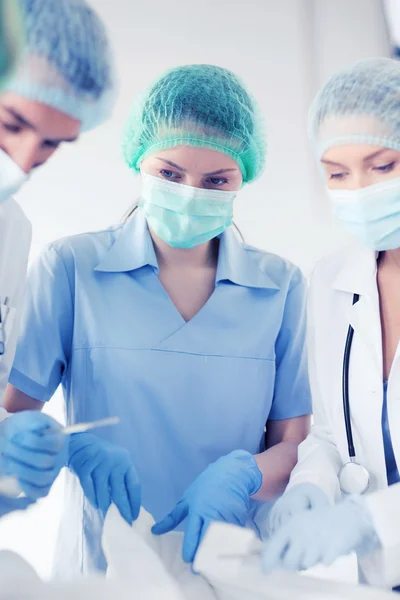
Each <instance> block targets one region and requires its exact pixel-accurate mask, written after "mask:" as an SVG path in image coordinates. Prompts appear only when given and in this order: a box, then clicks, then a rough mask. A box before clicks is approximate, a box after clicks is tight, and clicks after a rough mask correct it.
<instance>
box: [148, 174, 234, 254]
mask: <svg viewBox="0 0 400 600" xmlns="http://www.w3.org/2000/svg"><path fill="white" fill-rule="evenodd" d="M142 181H143V185H142V194H141V199H140V202H139V206H140V207H141V208H142V209H143V210H144V213H145V215H146V219H147V223H148V225H149V227H150V228H151V229H152V230H153V231H154V233H155V234H156V235H157V236H158V237H159V238H161V239H162V240H164V242H166V243H167V244H168V245H169V246H172V247H173V248H194V247H195V246H199V245H200V244H204V243H206V242H208V241H209V240H211V239H213V238H215V237H217V236H218V235H220V234H221V233H222V232H223V231H225V229H226V228H227V227H229V226H230V225H232V221H233V201H234V200H235V198H236V192H225V191H221V190H208V189H203V188H195V187H191V186H189V185H183V184H181V183H175V182H172V181H167V180H165V179H160V178H159V177H153V176H152V175H148V174H147V173H142Z"/></svg>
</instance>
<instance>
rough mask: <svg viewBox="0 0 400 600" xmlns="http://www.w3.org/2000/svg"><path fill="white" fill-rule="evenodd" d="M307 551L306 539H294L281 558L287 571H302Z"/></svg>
mask: <svg viewBox="0 0 400 600" xmlns="http://www.w3.org/2000/svg"><path fill="white" fill-rule="evenodd" d="M305 551H306V547H305V545H304V539H301V538H298V537H296V538H295V539H292V540H291V541H290V542H289V543H288V545H287V547H286V548H285V550H284V553H283V555H282V559H281V565H282V568H283V569H285V570H287V571H300V570H301V568H302V565H303V558H304V554H305Z"/></svg>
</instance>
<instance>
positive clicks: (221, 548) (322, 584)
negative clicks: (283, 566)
mask: <svg viewBox="0 0 400 600" xmlns="http://www.w3.org/2000/svg"><path fill="white" fill-rule="evenodd" d="M152 522H153V521H152V519H151V517H149V515H148V514H146V513H144V512H142V514H141V516H140V518H139V520H138V521H137V522H136V524H135V525H134V526H133V527H132V528H131V527H129V526H128V525H127V524H126V523H125V522H124V521H123V520H122V518H121V517H120V515H119V513H118V510H117V509H116V508H115V507H114V506H113V507H111V509H110V511H109V513H108V515H107V518H106V522H105V529H104V536H103V544H104V551H105V554H106V556H107V559H108V562H109V574H108V575H109V578H108V579H107V580H106V579H105V578H104V576H103V575H100V574H99V575H98V576H94V575H92V576H90V577H79V578H76V579H74V580H73V581H71V582H63V583H60V582H49V583H45V582H43V581H41V580H40V579H39V577H38V576H37V574H36V573H35V571H34V570H33V569H32V567H31V566H30V565H29V564H28V563H26V562H25V561H24V560H23V559H22V558H21V557H20V556H18V555H17V554H15V553H13V552H4V551H3V552H0V600H53V598H57V600H88V599H89V598H90V599H91V598H96V600H155V599H157V600H292V599H293V598H296V600H317V599H318V600H320V599H321V598H324V600H350V599H351V600H385V598H387V599H388V600H389V598H393V599H394V598H397V596H396V595H394V594H393V595H392V594H389V593H382V592H380V591H378V590H373V589H371V588H366V587H363V586H357V587H355V586H345V585H342V584H337V583H332V582H326V581H319V580H318V579H313V578H310V577H302V576H301V575H296V574H293V573H284V574H279V573H277V574H275V575H269V576H263V575H262V574H261V573H260V566H259V557H250V558H249V559H245V560H241V559H234V560H228V561H226V560H225V559H224V556H223V555H224V553H228V554H231V553H232V552H234V553H236V552H238V553H239V554H242V553H247V552H248V551H251V549H252V548H253V547H256V546H257V544H258V543H259V542H258V541H257V540H255V536H254V533H253V532H252V531H250V530H246V529H243V528H239V527H235V526H233V525H227V524H225V523H216V524H213V526H212V527H210V529H209V532H208V533H207V535H206V537H205V539H204V542H203V544H202V546H201V548H200V550H199V552H198V554H197V557H196V562H195V565H194V567H195V569H197V570H198V571H199V572H200V573H201V575H194V574H193V573H192V571H191V568H190V567H189V566H188V565H186V564H184V563H183V561H182V560H181V558H180V554H181V547H182V534H180V533H179V534H174V533H171V534H167V535H165V536H163V537H161V538H155V537H153V536H152V535H151V533H150V526H151V524H152ZM221 554H222V557H221Z"/></svg>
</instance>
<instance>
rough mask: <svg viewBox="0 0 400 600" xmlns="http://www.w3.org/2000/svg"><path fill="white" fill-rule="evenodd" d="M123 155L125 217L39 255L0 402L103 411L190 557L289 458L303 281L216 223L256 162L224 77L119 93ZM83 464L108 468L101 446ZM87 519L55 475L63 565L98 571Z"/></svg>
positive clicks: (298, 430)
mask: <svg viewBox="0 0 400 600" xmlns="http://www.w3.org/2000/svg"><path fill="white" fill-rule="evenodd" d="M124 156H125V160H126V162H127V164H128V166H129V167H130V169H132V171H133V172H135V173H138V174H140V177H141V194H140V201H139V205H138V207H137V209H136V210H134V211H133V212H132V215H131V216H130V218H128V219H127V220H126V222H124V223H123V224H120V225H118V226H116V227H111V228H110V229H108V230H106V231H100V232H97V233H87V234H84V235H78V236H74V237H70V238H66V239H64V240H61V241H58V242H55V243H53V244H50V245H49V246H48V247H47V248H46V250H45V251H44V252H43V254H42V255H41V257H40V258H39V260H38V261H37V263H36V264H35V266H34V267H33V269H32V271H31V274H30V281H29V286H28V291H27V302H26V310H25V315H24V318H23V323H22V335H21V338H20V343H19V349H18V352H17V357H16V360H15V363H14V368H13V370H12V373H11V377H10V382H11V385H10V386H9V388H8V390H7V392H6V401H5V406H6V407H7V409H8V410H11V411H18V410H22V409H27V408H30V409H35V408H36V409H41V408H42V406H43V405H44V403H45V402H47V401H48V400H50V398H51V397H52V396H53V394H54V392H55V390H56V389H57V386H58V385H59V384H60V383H61V384H62V386H63V391H64V397H65V403H66V414H67V419H68V423H75V422H79V421H87V420H92V419H99V418H103V417H107V416H110V415H118V416H119V417H120V419H121V423H120V425H119V426H118V427H115V428H109V429H104V431H99V433H98V435H96V436H93V439H96V440H97V443H99V442H98V440H100V439H101V440H102V441H104V444H106V443H109V442H116V443H118V444H120V445H121V446H122V447H123V448H124V449H125V450H126V452H127V453H129V456H130V457H132V459H133V463H134V465H135V467H136V469H137V471H138V474H139V477H140V481H141V485H142V493H143V505H144V507H145V509H146V510H148V511H150V512H151V513H152V514H153V516H154V517H155V519H156V520H158V523H157V524H156V526H155V528H154V533H157V534H162V533H164V532H167V531H169V530H171V529H173V528H175V527H179V528H181V529H183V530H184V531H185V539H184V548H183V555H184V558H185V560H186V561H192V560H193V558H194V555H195V552H196V549H197V546H198V544H199V541H200V539H201V536H202V534H203V533H204V531H205V528H206V526H207V524H208V523H209V522H210V521H212V520H223V521H228V522H232V523H237V524H240V525H245V524H249V523H251V522H252V517H253V516H254V510H255V508H256V507H257V500H268V499H272V498H274V497H275V496H277V495H278V494H279V493H281V492H282V491H283V489H284V488H285V485H286V484H287V481H288V478H289V474H290V472H291V470H292V469H293V467H294V465H295V464H296V460H297V447H298V444H299V443H300V442H301V441H302V440H303V439H304V438H305V436H306V435H307V431H308V424H309V416H308V415H309V413H310V392H309V385H308V376H307V367H306V348H305V293H306V286H305V283H304V280H303V277H302V275H301V273H300V271H299V270H298V269H297V268H296V267H294V266H293V265H291V264H290V263H288V262H287V261H285V260H284V259H282V258H280V257H279V256H275V255H273V254H270V253H268V252H263V251H261V250H258V249H256V248H252V247H250V246H248V245H246V244H244V243H243V242H242V241H241V240H240V239H239V237H238V235H237V233H236V231H235V229H234V228H233V227H232V223H233V205H234V199H235V197H236V195H237V194H238V193H240V189H241V187H242V185H243V184H244V183H249V182H251V181H253V180H254V179H255V178H256V177H257V176H258V175H259V174H260V173H261V171H262V168H263V166H264V159H265V138H264V133H263V129H262V126H261V122H260V117H259V114H258V111H257V108H256V105H255V103H254V101H253V100H252V98H251V97H250V95H249V94H248V92H247V91H246V89H245V88H244V87H243V84H242V83H241V82H240V81H239V80H238V78H237V77H236V76H235V75H234V74H232V73H231V72H229V71H227V70H225V69H223V68H220V67H216V66H211V65H191V66H183V67H178V68H174V69H172V70H170V71H168V72H167V73H166V74H164V75H163V76H162V77H160V78H159V79H158V80H157V81H156V82H155V83H154V84H153V85H152V86H151V87H150V88H149V89H148V90H147V92H146V93H145V94H144V95H143V96H142V97H141V98H140V99H139V100H138V101H137V102H136V103H135V106H134V109H133V112H132V116H131V118H130V120H129V122H128V124H127V127H126V131H125V139H124ZM117 185H118V183H117V182H116V186H117ZM265 201H266V202H270V203H271V211H272V210H274V206H273V200H272V199H268V198H266V200H265ZM110 202H112V198H110ZM249 210H250V207H249ZM283 233H284V232H283ZM265 427H266V434H265V432H264V428H265ZM100 436H101V437H100ZM83 450H84V451H83V453H82V461H81V462H82V463H83V467H82V465H81V464H80V463H79V464H76V463H74V459H73V458H72V461H71V460H70V467H71V469H72V471H74V473H75V474H76V475H77V476H78V478H79V479H80V483H81V484H82V488H83V491H84V492H85V493H86V494H87V493H88V490H89V492H90V493H91V497H92V498H93V493H92V492H91V490H92V477H91V472H90V468H86V469H85V468H84V467H85V452H87V453H88V454H90V444H89V446H86V447H85V448H84V449H83ZM89 463H90V459H89ZM96 468H97V469H98V470H100V471H99V472H101V473H102V477H103V478H104V479H105V480H107V478H108V473H107V468H108V464H107V460H106V461H105V462H104V463H101V464H99V465H97V467H96ZM109 486H110V490H111V493H112V492H113V490H114V481H113V479H112V478H110V479H109ZM166 515H167V516H166ZM102 518H103V516H102V513H101V511H97V510H96V509H95V508H94V507H92V505H91V504H90V503H88V502H87V501H86V500H84V499H83V495H82V492H81V489H80V488H79V487H78V486H77V481H76V480H74V479H73V478H71V479H70V480H69V481H68V488H67V510H66V514H65V517H64V531H63V534H62V540H61V541H62V551H63V552H62V554H60V557H61V558H60V561H61V563H60V566H61V567H62V568H63V569H64V571H65V569H66V568H67V567H68V570H69V571H71V570H73V568H75V570H79V569H81V568H83V570H84V571H86V570H88V569H90V568H94V567H96V568H100V569H104V567H105V565H104V558H103V556H102V554H101V548H100V537H101V525H102Z"/></svg>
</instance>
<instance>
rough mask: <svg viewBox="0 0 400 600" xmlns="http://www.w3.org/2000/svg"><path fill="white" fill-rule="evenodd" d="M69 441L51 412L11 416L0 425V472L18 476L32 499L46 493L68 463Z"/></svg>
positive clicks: (30, 412)
mask: <svg viewBox="0 0 400 600" xmlns="http://www.w3.org/2000/svg"><path fill="white" fill-rule="evenodd" d="M67 442H68V440H67V436H65V435H64V434H63V433H62V428H61V426H60V425H59V423H57V421H55V420H54V419H52V418H51V417H49V416H48V415H44V414H42V413H41V412H38V411H24V412H20V413H18V414H15V415H12V416H10V417H8V418H7V419H5V420H4V421H2V423H1V425H0V475H6V476H10V475H11V476H14V477H16V478H17V479H18V483H19V485H20V487H21V489H22V491H23V492H25V494H26V495H27V496H28V497H29V498H32V499H37V498H41V497H43V496H47V494H48V493H49V491H50V488H51V486H52V485H53V483H54V481H55V479H56V478H57V476H58V474H59V472H60V470H61V469H62V467H63V466H64V465H65V461H66V457H67V448H68V443H67ZM19 504H20V505H21V504H23V503H21V502H20V503H19Z"/></svg>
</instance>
